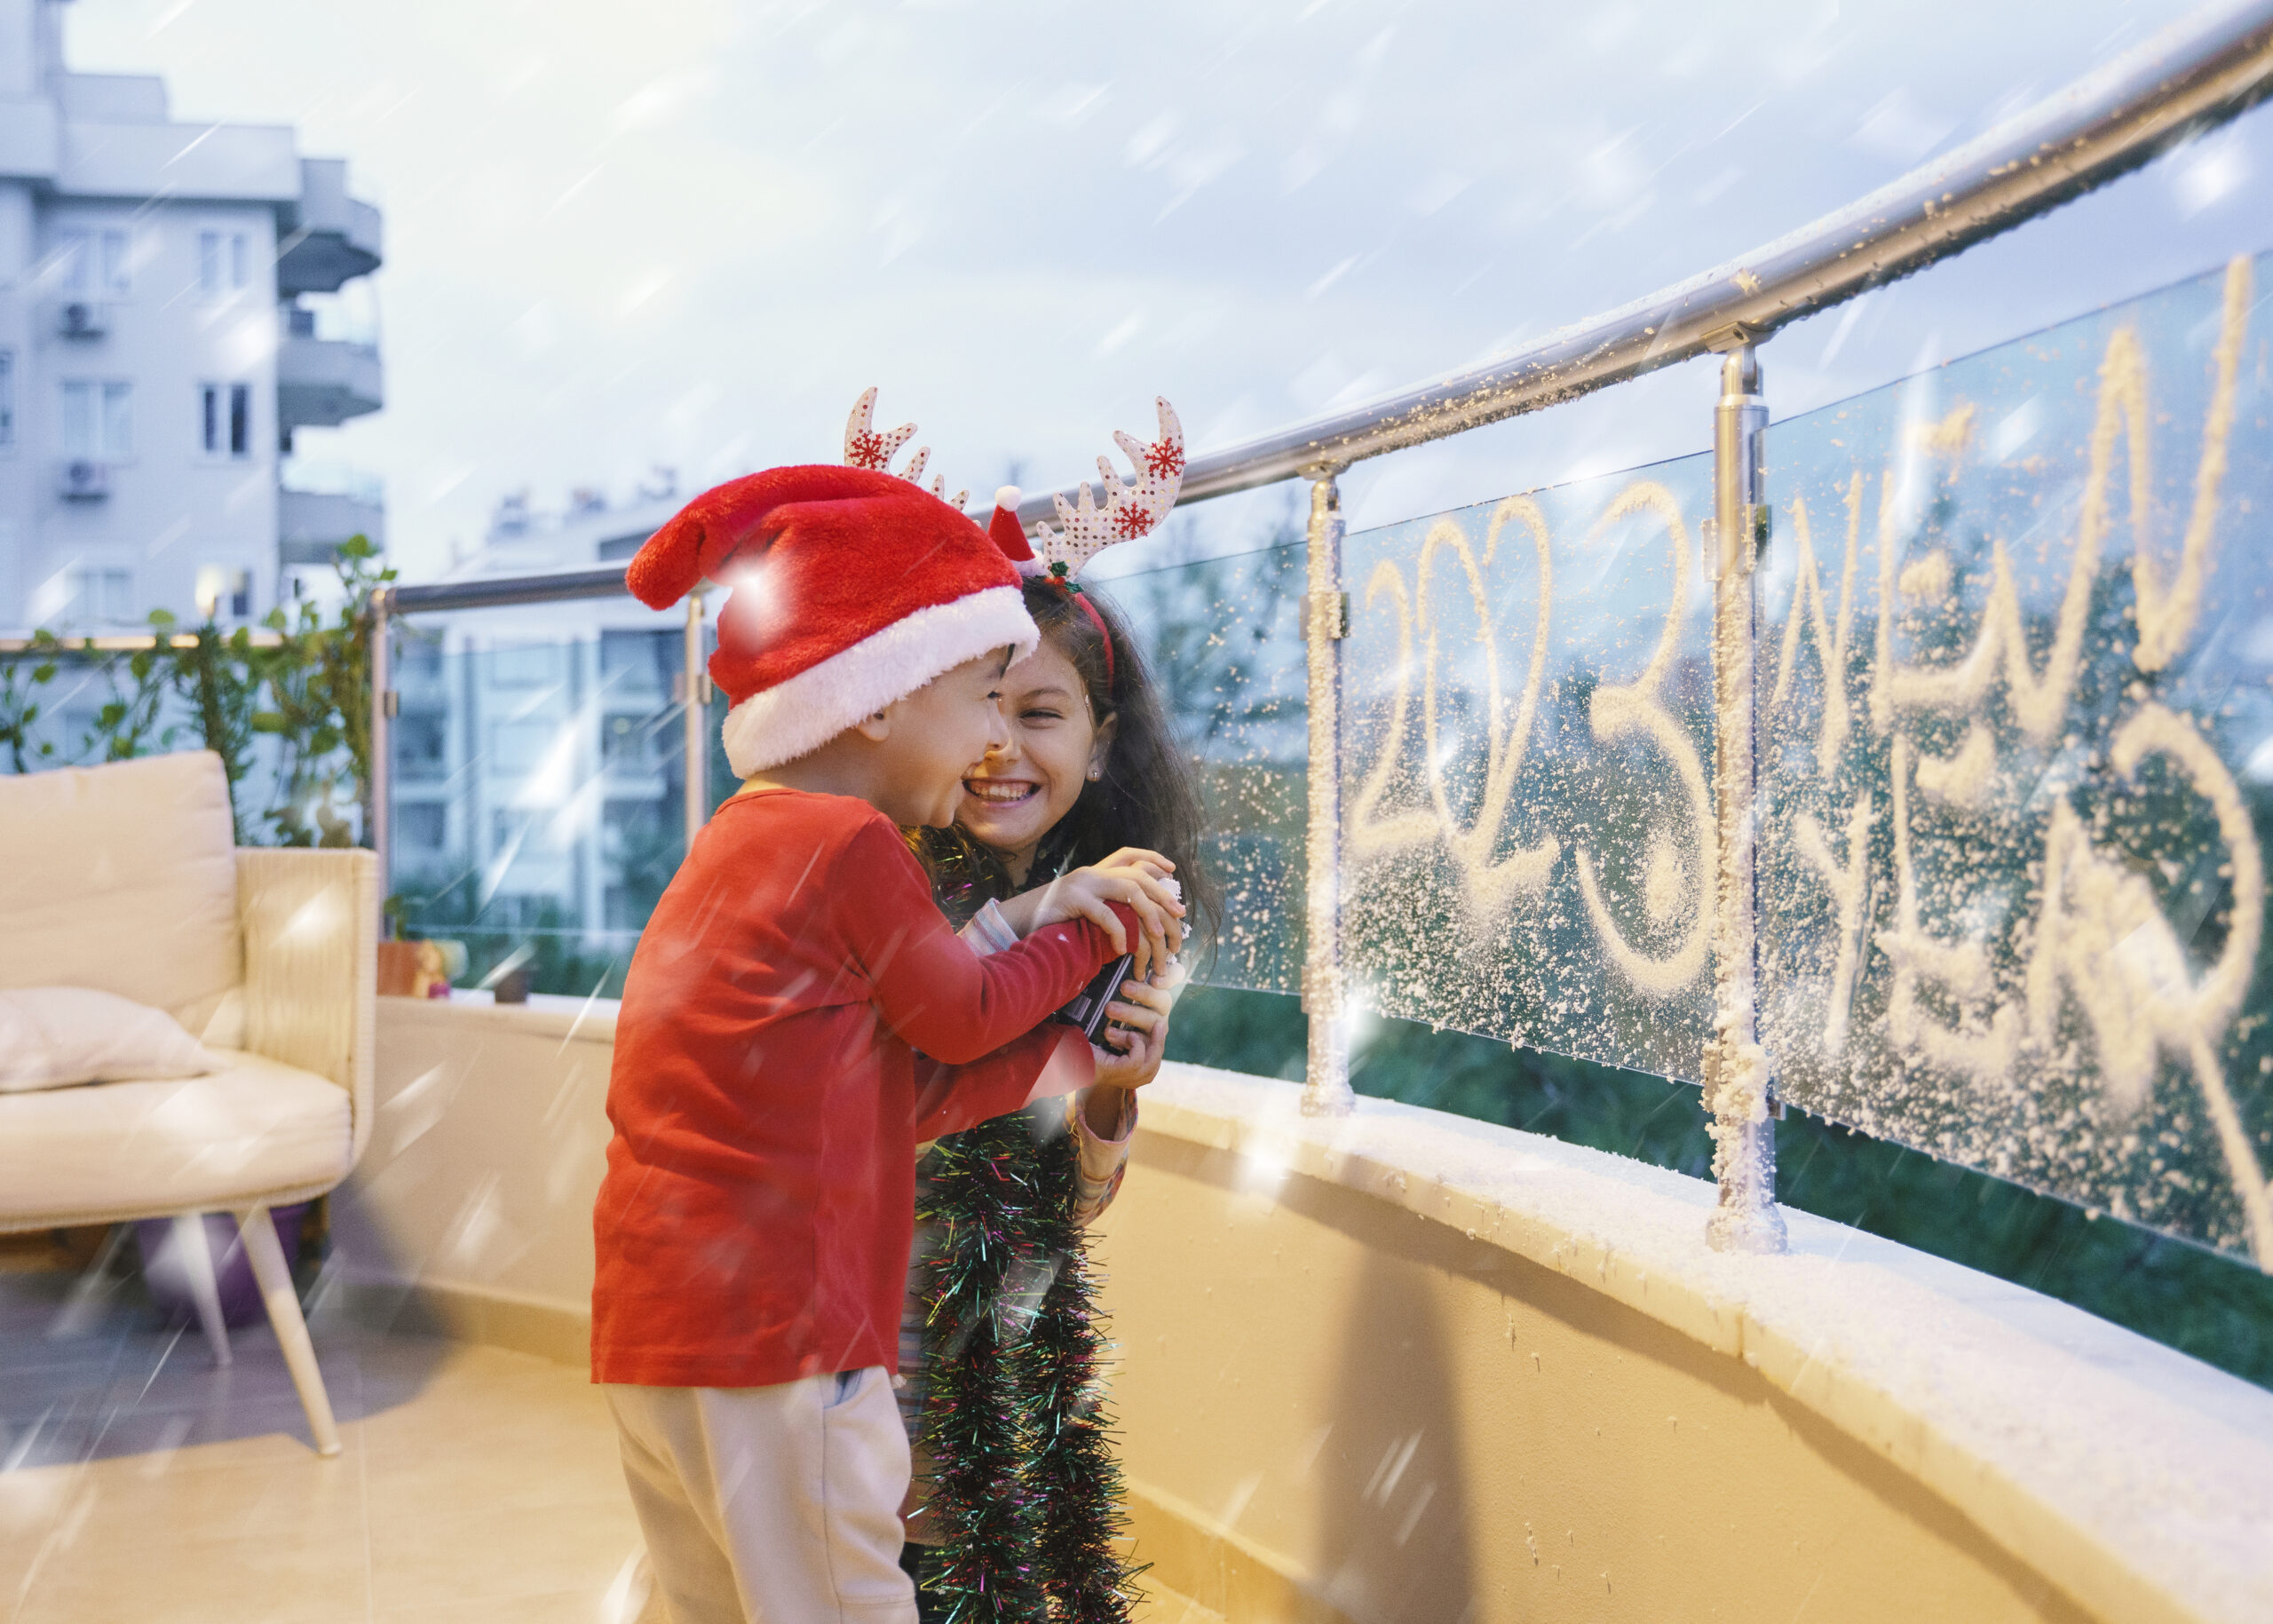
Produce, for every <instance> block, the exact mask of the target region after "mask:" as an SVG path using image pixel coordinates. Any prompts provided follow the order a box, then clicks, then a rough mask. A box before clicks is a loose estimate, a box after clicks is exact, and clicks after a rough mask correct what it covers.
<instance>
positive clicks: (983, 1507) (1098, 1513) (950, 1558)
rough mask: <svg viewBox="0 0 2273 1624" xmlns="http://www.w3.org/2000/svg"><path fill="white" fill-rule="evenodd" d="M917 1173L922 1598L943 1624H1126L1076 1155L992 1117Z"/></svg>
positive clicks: (1022, 1125)
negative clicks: (934, 1605) (932, 1231)
mask: <svg viewBox="0 0 2273 1624" xmlns="http://www.w3.org/2000/svg"><path fill="white" fill-rule="evenodd" d="M925 1175H926V1178H925V1185H924V1190H923V1195H922V1197H921V1199H920V1200H919V1204H918V1209H917V1216H918V1217H919V1218H920V1219H921V1220H923V1222H925V1223H927V1224H931V1225H933V1226H935V1228H936V1230H937V1243H936V1246H935V1248H934V1250H933V1251H932V1254H931V1258H930V1261H929V1264H928V1265H927V1279H926V1283H925V1288H924V1292H923V1309H924V1315H925V1320H924V1350H925V1355H926V1366H927V1369H928V1371H929V1373H930V1388H929V1391H928V1394H927V1396H926V1398H925V1402H924V1407H923V1416H922V1421H921V1423H920V1426H919V1433H920V1437H921V1441H922V1442H923V1446H924V1447H925V1448H926V1450H927V1451H928V1452H929V1454H930V1455H931V1461H932V1464H933V1478H932V1484H931V1516H932V1517H933V1518H934V1519H935V1523H934V1525H935V1526H936V1527H937V1528H938V1529H939V1533H940V1535H941V1544H940V1550H939V1567H938V1570H937V1572H936V1573H935V1576H934V1577H933V1579H932V1580H931V1586H930V1589H931V1596H932V1597H933V1598H934V1599H935V1600H937V1601H938V1602H939V1603H940V1604H943V1609H944V1612H945V1613H946V1617H947V1618H948V1619H950V1620H953V1621H954V1624H1009V1621H1011V1620H1018V1621H1020V1624H1024V1621H1026V1620H1033V1621H1034V1624H1045V1621H1046V1620H1060V1621H1063V1624H1126V1620H1128V1618H1129V1610H1130V1606H1131V1604H1132V1603H1133V1600H1134V1592H1133V1589H1132V1588H1131V1585H1130V1582H1129V1581H1130V1580H1131V1579H1132V1578H1133V1576H1134V1575H1133V1574H1132V1573H1130V1572H1129V1570H1128V1569H1127V1567H1126V1565H1124V1564H1123V1563H1122V1561H1121V1554H1120V1552H1119V1550H1118V1549H1116V1546H1115V1543H1114V1541H1115V1540H1116V1538H1117V1537H1118V1536H1119V1535H1120V1534H1121V1531H1122V1528H1123V1527H1124V1525H1125V1520H1126V1519H1125V1517H1123V1515H1122V1513H1121V1472H1120V1468H1119V1466H1118V1464H1117V1463H1116V1462H1114V1460H1113V1453H1112V1446H1111V1433H1110V1430H1109V1421H1108V1418H1107V1416H1106V1415H1105V1413H1104V1410H1103V1407H1102V1403H1101V1393H1100V1391H1099V1388H1098V1383H1097V1359H1098V1355H1099V1353H1100V1352H1101V1351H1102V1348H1103V1338H1102V1337H1101V1336H1100V1335H1098V1333H1097V1327H1096V1323H1095V1315H1096V1300H1095V1295H1094V1289H1093V1287H1092V1285H1091V1283H1090V1278H1089V1267H1088V1258H1087V1238H1086V1236H1085V1235H1084V1234H1083V1232H1082V1231H1081V1227H1080V1225H1078V1224H1075V1223H1074V1222H1073V1206H1074V1199H1075V1179H1074V1175H1075V1161H1074V1150H1073V1145H1072V1143H1071V1142H1070V1140H1069V1138H1068V1137H1066V1136H1065V1135H1063V1134H1057V1135H1053V1136H1049V1137H1046V1138H1041V1139H1038V1138H1037V1136H1036V1134H1035V1132H1034V1125H1033V1121H1032V1119H1030V1118H1029V1117H1027V1116H1025V1115H1022V1114H1021V1115H1011V1116H1006V1117H1001V1118H997V1119H996V1120H995V1121H991V1122H986V1123H982V1124H981V1125H979V1126H978V1127H977V1128H975V1129H970V1130H969V1131H968V1132H965V1133H962V1134H957V1135H954V1136H951V1137H947V1138H945V1139H942V1140H941V1141H940V1142H939V1145H938V1146H937V1148H935V1149H934V1150H933V1152H932V1153H931V1160H930V1162H929V1163H928V1165H927V1166H926V1168H925Z"/></svg>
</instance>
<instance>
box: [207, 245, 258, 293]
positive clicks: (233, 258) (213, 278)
mask: <svg viewBox="0 0 2273 1624" xmlns="http://www.w3.org/2000/svg"><path fill="white" fill-rule="evenodd" d="M250 281H252V244H251V243H250V242H249V241H248V240H247V239H246V236H245V234H244V233H242V232H241V231H201V232H199V233H198V234H197V290H198V291H199V292H200V293H202V294H204V295H205V296H206V297H209V298H214V297H219V296H220V295H222V294H224V293H234V292H238V291H240V290H242V289H243V288H244V287H245V286H246V285H247V284H248V283H249V282H250Z"/></svg>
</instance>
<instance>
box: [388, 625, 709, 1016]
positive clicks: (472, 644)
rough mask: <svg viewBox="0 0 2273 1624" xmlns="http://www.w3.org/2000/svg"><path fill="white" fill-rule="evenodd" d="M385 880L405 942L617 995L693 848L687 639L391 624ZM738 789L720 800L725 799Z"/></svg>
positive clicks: (659, 629)
mask: <svg viewBox="0 0 2273 1624" xmlns="http://www.w3.org/2000/svg"><path fill="white" fill-rule="evenodd" d="M395 637H396V642H395V653H394V669H395V671H396V688H397V692H398V693H399V695H400V698H399V700H398V703H399V705H400V713H399V714H398V716H397V717H396V718H395V721H394V723H393V725H392V728H391V729H390V748H391V749H392V768H393V772H392V786H393V792H392V808H393V820H392V843H391V844H392V851H391V852H390V861H391V865H392V874H391V875H389V878H388V887H389V890H390V891H391V892H392V893H394V894H396V895H398V896H399V897H400V898H401V899H402V902H403V906H404V921H405V924H406V927H407V928H408V931H409V933H410V934H412V935H414V936H420V937H437V938H450V939H458V940H463V942H464V943H465V944H466V947H467V952H468V958H469V970H468V974H467V975H466V976H464V977H462V978H460V979H459V985H461V986H465V985H471V984H474V983H478V982H479V981H480V980H482V979H483V978H485V977H487V975H488V974H489V973H490V972H491V971H493V970H495V969H496V968H497V967H498V966H499V965H500V964H501V963H504V962H506V961H507V960H508V959H514V960H515V961H516V962H517V963H522V964H525V965H527V969H528V970H529V973H530V978H531V986H532V989H533V990H534V991H536V992H541V993H562V994H575V995H579V996H582V995H587V994H591V993H593V992H594V991H598V992H600V993H601V994H604V995H606V996H611V997H612V996H615V995H617V994H620V993H621V992H622V986H623V974H624V971H625V970H626V969H627V968H628V967H629V965H630V961H631V953H632V949H633V948H634V947H636V946H637V945H638V938H639V932H640V931H641V930H642V929H643V928H644V927H645V924H646V921H647V916H648V915H649V913H650V912H651V911H652V910H653V907H654V905H655V902H656V899H658V898H660V897H661V895H662V891H663V887H664V886H665V885H667V884H668V883H669V881H670V877H671V875H673V874H674V873H675V872H677V867H678V864H679V860H680V858H681V857H682V856H683V855H684V853H685V827H686V823H685V812H684V806H685V800H684V796H685V755H684V751H683V749H681V744H680V741H681V740H682V738H683V736H684V732H683V729H684V709H683V707H682V706H681V705H680V704H678V703H677V702H675V701H673V699H672V685H671V681H670V677H671V675H672V674H673V673H675V672H677V670H678V669H680V661H681V652H680V651H681V649H682V647H683V643H682V640H681V639H682V630H681V626H680V623H679V622H678V621H677V618H676V617H675V616H670V615H653V614H648V613H647V612H646V611H645V610H644V609H641V608H640V607H638V606H637V605H635V604H631V603H629V602H616V601H608V602H599V603H572V604H550V605H544V606H538V607H536V608H535V609H530V610H504V611H494V612H485V613H481V614H471V613H468V614H447V615H432V616H421V617H419V618H418V619H417V620H416V622H398V623H397V626H396V631H395ZM726 787H727V788H732V787H733V786H732V784H731V783H729V784H728V785H727V786H726Z"/></svg>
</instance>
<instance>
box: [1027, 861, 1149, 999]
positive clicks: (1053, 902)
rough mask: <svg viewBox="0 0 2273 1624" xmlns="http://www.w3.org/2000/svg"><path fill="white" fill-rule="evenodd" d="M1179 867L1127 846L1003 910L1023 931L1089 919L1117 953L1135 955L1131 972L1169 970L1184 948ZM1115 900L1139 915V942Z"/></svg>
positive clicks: (1147, 972) (1138, 974) (1140, 976)
mask: <svg viewBox="0 0 2273 1624" xmlns="http://www.w3.org/2000/svg"><path fill="white" fill-rule="evenodd" d="M1175 871H1176V865H1175V864H1174V863H1172V862H1170V861H1168V859H1167V858H1165V857H1162V856H1161V855H1160V853H1159V852H1146V851H1142V850H1140V849H1138V848H1137V847H1135V846H1124V847H1122V848H1121V850H1120V851H1118V852H1114V853H1113V855H1112V856H1111V857H1108V858H1106V859H1105V860H1104V861H1103V862H1101V863H1096V864H1093V865H1091V866H1090V867H1087V868H1076V869H1074V870H1073V872H1072V873H1070V874H1064V875H1059V876H1058V877H1057V879H1055V880H1052V881H1051V882H1050V883H1049V884H1047V885H1045V886H1042V887H1041V888H1040V889H1039V890H1036V891H1027V892H1026V893H1025V894H1024V895H1022V896H1018V897H1015V898H1013V899H1011V900H1010V902H1008V903H1005V904H1003V905H1002V911H1003V913H1004V914H1005V915H1007V916H1009V917H1010V924H1011V928H1012V929H1013V930H1016V931H1018V933H1019V934H1020V935H1021V936H1024V935H1027V934H1030V933H1031V932H1033V931H1038V930H1040V929H1041V927H1042V926H1044V925H1050V924H1057V923H1062V922H1064V921H1066V920H1072V919H1086V920H1088V921H1089V923H1091V924H1093V925H1095V926H1097V928H1098V929H1099V930H1101V931H1104V932H1105V935H1106V936H1107V937H1109V938H1111V939H1112V941H1113V951H1114V952H1115V953H1126V954H1129V955H1131V957H1132V958H1134V960H1135V961H1136V962H1135V963H1133V964H1132V965H1131V966H1130V970H1131V972H1132V973H1133V974H1134V975H1136V976H1137V977H1139V978H1142V977H1145V976H1148V975H1150V974H1152V972H1153V971H1155V970H1164V969H1165V968H1166V967H1167V965H1168V962H1169V961H1170V960H1171V959H1173V958H1174V957H1175V956H1176V955H1177V954H1178V953H1180V952H1182V951H1183V950H1184V903H1183V900H1182V899H1180V898H1179V897H1178V896H1177V895H1176V891H1175V889H1174V887H1173V885H1172V883H1170V882H1169V879H1168V876H1169V875H1172V874H1173V873H1174V872H1175ZM1116 902H1118V903H1120V904H1121V905H1122V906H1123V907H1127V908H1128V909H1129V911H1130V912H1132V913H1134V914H1135V915H1137V926H1138V930H1139V932H1140V933H1139V936H1138V939H1137V941H1136V942H1134V943H1131V942H1130V941H1129V934H1128V932H1127V931H1124V930H1123V929H1122V928H1121V920H1120V918H1119V917H1118V916H1117V915H1115V914H1114V913H1113V907H1112V905H1113V903H1116ZM1020 904H1023V905H1025V906H1024V907H1018V905H1020ZM1014 908H1015V910H1016V911H1014ZM1019 914H1024V915H1026V917H1025V918H1023V919H1021V918H1020V917H1019V916H1018V915H1019Z"/></svg>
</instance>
